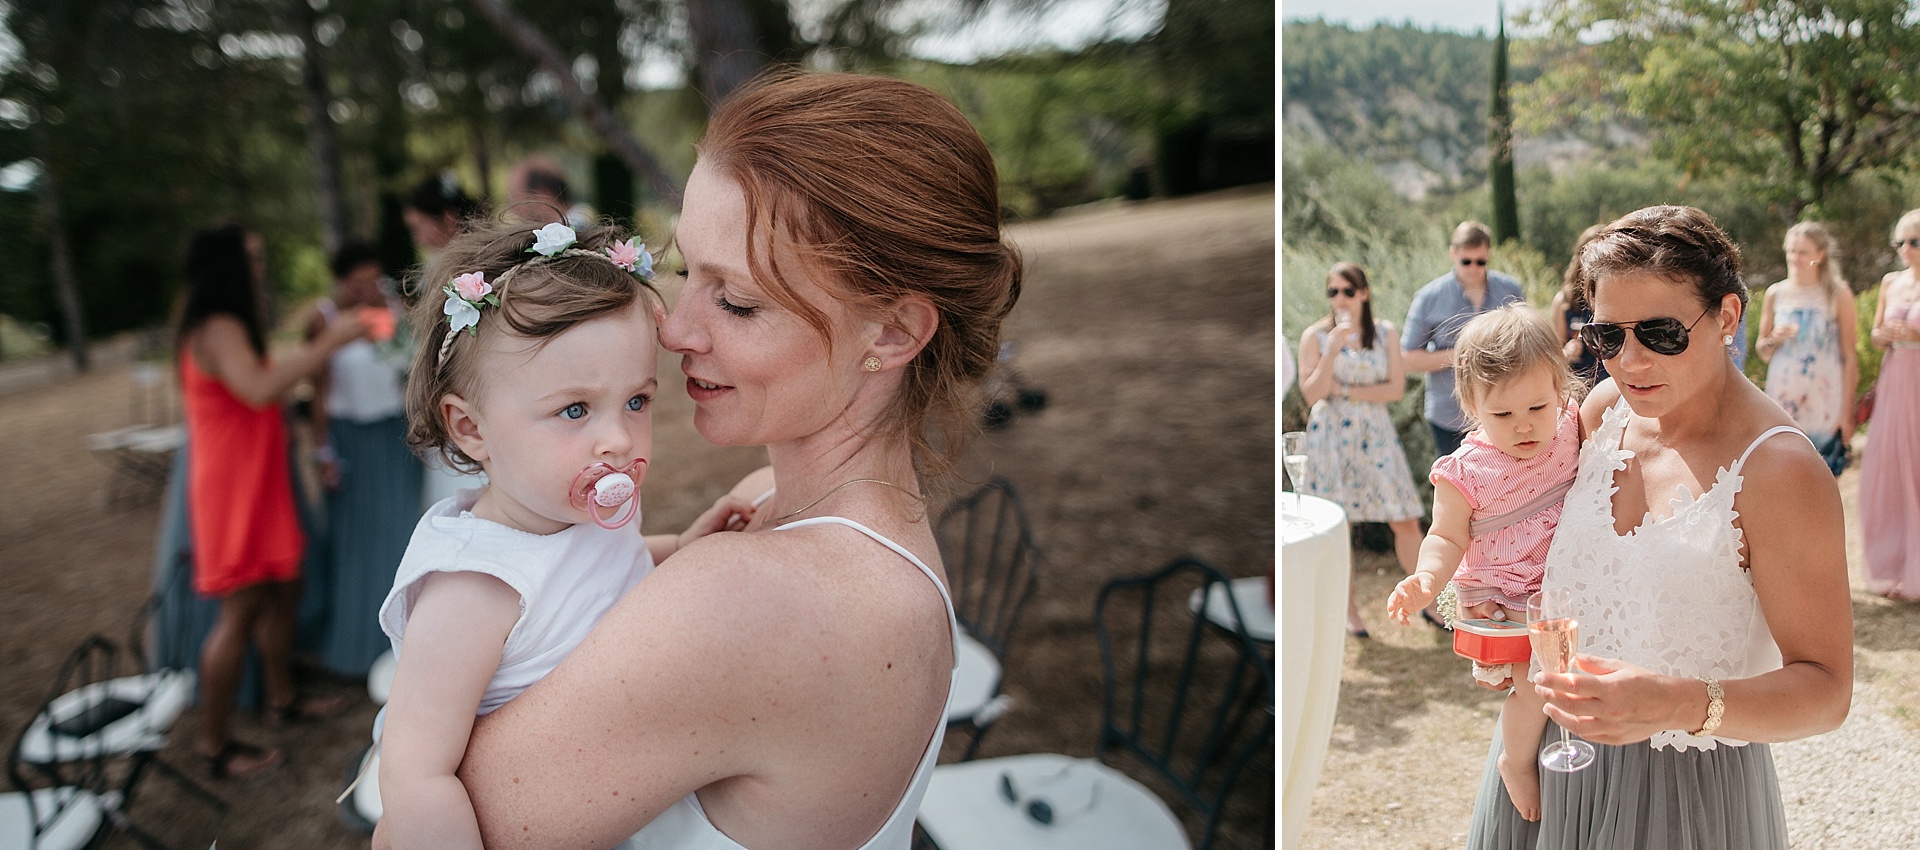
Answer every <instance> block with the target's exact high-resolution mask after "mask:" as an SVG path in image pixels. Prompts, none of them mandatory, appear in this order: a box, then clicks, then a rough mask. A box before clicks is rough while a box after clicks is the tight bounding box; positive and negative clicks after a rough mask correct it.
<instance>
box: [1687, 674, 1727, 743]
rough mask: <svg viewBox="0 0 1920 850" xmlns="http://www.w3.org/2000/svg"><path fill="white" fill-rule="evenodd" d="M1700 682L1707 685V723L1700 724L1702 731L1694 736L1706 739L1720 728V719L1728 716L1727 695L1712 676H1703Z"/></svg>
mask: <svg viewBox="0 0 1920 850" xmlns="http://www.w3.org/2000/svg"><path fill="white" fill-rule="evenodd" d="M1700 681H1702V682H1705V683H1706V685H1707V722H1705V723H1702V724H1700V731H1698V732H1695V733H1693V734H1694V735H1696V736H1699V737H1706V736H1708V735H1711V734H1713V730H1715V729H1718V728H1720V719H1721V718H1722V717H1725V716H1726V713H1727V703H1726V696H1727V693H1726V691H1725V690H1722V689H1721V687H1720V681H1719V680H1718V679H1715V678H1713V677H1711V676H1701V677H1700Z"/></svg>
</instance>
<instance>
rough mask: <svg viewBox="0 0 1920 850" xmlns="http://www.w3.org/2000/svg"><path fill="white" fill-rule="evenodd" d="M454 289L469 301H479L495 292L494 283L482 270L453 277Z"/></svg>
mask: <svg viewBox="0 0 1920 850" xmlns="http://www.w3.org/2000/svg"><path fill="white" fill-rule="evenodd" d="M453 291H454V293H455V294H457V295H459V296H460V297H461V298H463V299H465V300H467V301H479V300H481V299H483V298H486V297H487V296H488V295H489V294H491V293H492V292H493V284H490V283H487V276H486V275H485V274H483V273H481V272H468V273H466V274H463V275H461V276H459V277H456V278H454V279H453Z"/></svg>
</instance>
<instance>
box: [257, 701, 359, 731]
mask: <svg viewBox="0 0 1920 850" xmlns="http://www.w3.org/2000/svg"><path fill="white" fill-rule="evenodd" d="M346 712H347V700H346V698H344V697H338V696H325V697H311V698H308V699H303V700H294V701H293V702H292V703H289V704H287V705H269V706H267V707H266V708H264V709H261V712H260V715H261V717H262V718H263V719H265V720H266V721H267V725H268V726H288V725H291V724H295V723H318V722H320V721H322V720H326V719H327V718H329V717H338V716H340V715H342V714H345V713H346Z"/></svg>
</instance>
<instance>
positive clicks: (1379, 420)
mask: <svg viewBox="0 0 1920 850" xmlns="http://www.w3.org/2000/svg"><path fill="white" fill-rule="evenodd" d="M1327 300H1328V302H1330V304H1331V307H1332V309H1331V311H1330V312H1329V314H1328V315H1327V316H1326V317H1325V318H1322V319H1320V320H1319V321H1317V322H1314V323H1313V324H1312V325H1310V326H1308V327H1307V330H1306V332H1305V333H1303V334H1301V336H1300V374H1301V375H1303V376H1304V377H1302V378H1301V379H1300V395H1301V397H1302V398H1304V399H1305V400H1306V402H1307V404H1309V405H1312V411H1311V412H1310V413H1309V414H1308V416H1307V437H1306V455H1307V469H1308V472H1307V480H1306V482H1305V486H1304V487H1302V486H1301V482H1299V481H1295V482H1294V486H1295V487H1296V488H1300V489H1302V490H1304V491H1305V492H1307V493H1310V494H1313V495H1315V496H1321V497H1324V498H1326V499H1328V500H1330V501H1332V502H1334V503H1335V504H1338V505H1339V506H1340V507H1341V508H1343V509H1345V510H1346V512H1347V520H1348V521H1349V522H1384V523H1386V524H1387V527H1388V528H1390V529H1392V530H1393V551H1394V555H1395V556H1397V557H1398V558H1399V560H1400V567H1401V569H1403V570H1405V571H1406V572H1407V573H1408V574H1409V575H1411V574H1412V573H1413V571H1414V567H1415V566H1416V565H1418V563H1419V560H1420V541H1421V539H1422V538H1421V534H1420V516H1421V514H1422V513H1424V512H1425V511H1424V510H1423V508H1422V505H1421V504H1420V494H1419V493H1418V492H1417V491H1415V490H1414V489H1413V475H1412V473H1410V472H1409V471H1408V468H1407V456H1406V453H1405V452H1404V451H1402V450H1401V448H1400V437H1399V435H1398V434H1397V433H1395V432H1394V430H1393V415H1392V413H1391V412H1390V411H1388V409H1387V405H1389V404H1392V403H1393V402H1396V401H1399V400H1400V398H1401V396H1404V395H1406V392H1407V382H1406V371H1405V369H1404V367H1403V366H1402V365H1401V362H1400V358H1401V355H1400V346H1399V345H1398V344H1396V343H1397V342H1398V337H1397V334H1396V332H1395V330H1394V327H1393V325H1392V324H1391V323H1388V322H1377V321H1374V318H1373V297H1372V293H1371V292H1370V289H1369V286H1368V284H1367V273H1366V272H1365V271H1364V270H1362V269H1361V268H1360V267H1359V266H1357V265H1354V264H1353V263H1336V264H1334V267H1333V269H1332V271H1330V272H1329V273H1328V274H1327ZM1422 613H1423V614H1425V615H1426V616H1427V618H1428V619H1429V620H1433V621H1435V622H1437V619H1436V618H1435V617H1434V615H1433V614H1432V613H1431V612H1428V611H1423V612H1422ZM1347 634H1350V635H1352V636H1354V637H1367V636H1368V632H1367V624H1366V621H1365V620H1362V619H1360V608H1359V605H1358V603H1356V602H1355V601H1354V599H1353V594H1352V593H1348V594H1347Z"/></svg>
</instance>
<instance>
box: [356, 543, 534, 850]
mask: <svg viewBox="0 0 1920 850" xmlns="http://www.w3.org/2000/svg"><path fill="white" fill-rule="evenodd" d="M519 618H520V595H519V594H518V593H516V592H515V591H514V590H513V588H511V587H509V586H507V584H506V583H504V582H502V581H500V580H499V579H496V578H493V577H492V576H488V575H482V574H480V573H434V574H432V575H430V576H428V577H427V578H426V579H424V580H423V584H422V586H421V588H420V597H419V599H418V600H416V601H415V602H414V605H413V612H412V614H411V615H410V616H409V618H408V625H407V631H406V635H405V639H404V640H403V641H402V643H401V646H400V666H399V668H398V670H397V671H396V672H395V673H394V677H393V693H392V695H391V697H390V698H389V699H388V701H387V720H386V727H385V729H384V730H383V731H382V733H381V742H380V804H381V808H382V810H383V812H382V815H381V826H382V827H384V830H383V831H384V832H385V833H386V835H387V837H388V838H389V839H390V840H391V842H392V846H393V847H395V848H398V849H399V850H407V848H414V847H448V848H472V849H473V850H480V827H479V824H478V823H476V822H475V820H474V815H473V803H472V802H471V801H470V800H468V799H467V789H466V788H465V787H464V786H462V785H461V784H460V780H459V779H457V778H455V777H454V770H455V769H457V768H459V767H460V759H461V758H462V757H463V756H464V755H465V754H466V750H467V736H468V735H469V734H471V733H472V731H473V715H474V712H475V711H476V710H477V709H478V708H479V706H480V697H481V695H482V694H484V693H486V689H487V682H488V681H490V680H491V679H492V678H493V673H494V670H495V669H497V668H498V667H499V666H500V653H501V650H502V648H503V647H504V646H505V645H506V640H507V634H508V633H509V632H511V631H512V630H513V625H514V623H515V622H517V621H518V620H519Z"/></svg>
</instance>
